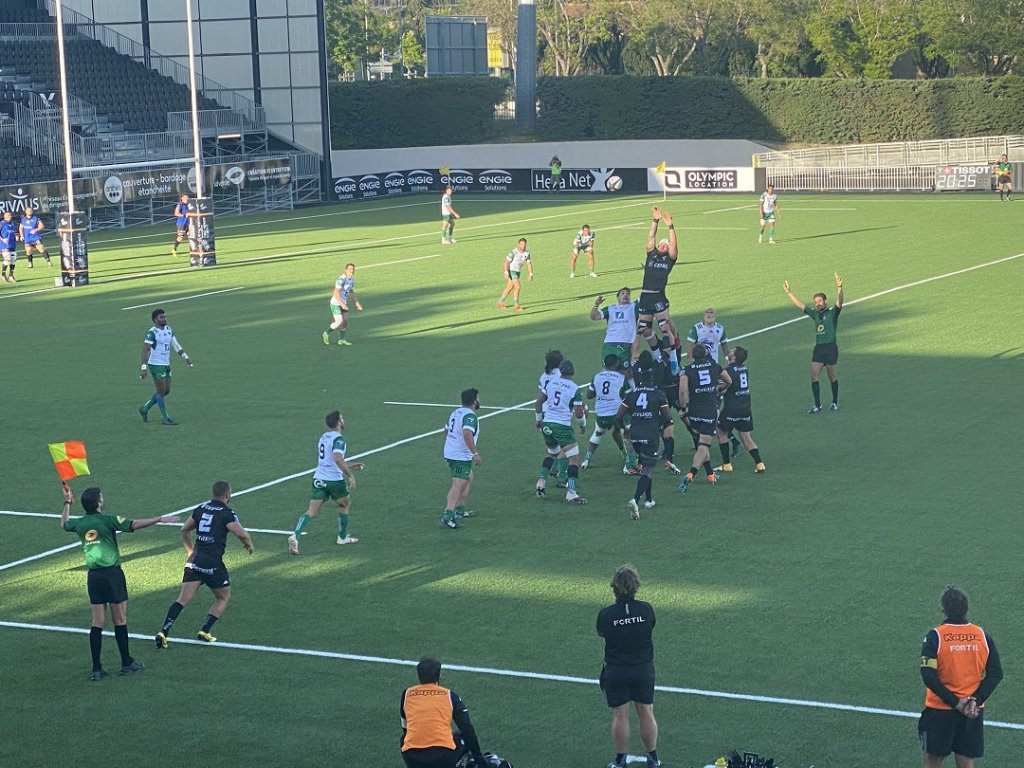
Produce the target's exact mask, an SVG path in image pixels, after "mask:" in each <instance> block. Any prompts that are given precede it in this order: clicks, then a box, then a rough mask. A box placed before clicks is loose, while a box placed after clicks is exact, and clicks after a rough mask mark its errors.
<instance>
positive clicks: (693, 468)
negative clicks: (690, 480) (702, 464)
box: [690, 467, 697, 477]
mask: <svg viewBox="0 0 1024 768" xmlns="http://www.w3.org/2000/svg"><path fill="white" fill-rule="evenodd" d="M690 474H691V475H692V476H693V477H696V476H697V468H696V467H690Z"/></svg>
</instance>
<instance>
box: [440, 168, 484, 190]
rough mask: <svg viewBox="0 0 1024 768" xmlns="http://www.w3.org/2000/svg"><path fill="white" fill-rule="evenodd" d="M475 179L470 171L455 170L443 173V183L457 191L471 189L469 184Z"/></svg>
mask: <svg viewBox="0 0 1024 768" xmlns="http://www.w3.org/2000/svg"><path fill="white" fill-rule="evenodd" d="M475 181H476V179H474V178H473V174H472V173H470V172H469V171H463V170H453V171H449V172H448V173H442V174H441V184H443V185H447V186H450V187H452V188H453V189H455V190H456V191H458V190H467V189H469V185H470V184H473V183H474V182H475Z"/></svg>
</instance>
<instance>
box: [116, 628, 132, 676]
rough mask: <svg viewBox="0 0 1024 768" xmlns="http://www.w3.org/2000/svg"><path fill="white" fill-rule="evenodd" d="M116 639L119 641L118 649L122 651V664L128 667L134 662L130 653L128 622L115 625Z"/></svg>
mask: <svg viewBox="0 0 1024 768" xmlns="http://www.w3.org/2000/svg"><path fill="white" fill-rule="evenodd" d="M114 639H115V640H116V641H117V650H119V651H120V652H121V666H122V667H127V666H128V665H129V664H131V663H132V661H133V659H132V656H131V654H130V653H128V625H127V624H115V625H114Z"/></svg>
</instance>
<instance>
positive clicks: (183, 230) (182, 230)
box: [178, 224, 188, 240]
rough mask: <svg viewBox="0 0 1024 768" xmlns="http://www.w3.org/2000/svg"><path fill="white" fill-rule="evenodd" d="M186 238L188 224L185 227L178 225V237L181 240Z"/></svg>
mask: <svg viewBox="0 0 1024 768" xmlns="http://www.w3.org/2000/svg"><path fill="white" fill-rule="evenodd" d="M186 238H188V225H187V224H186V225H185V226H184V227H178V239H179V240H185V239H186Z"/></svg>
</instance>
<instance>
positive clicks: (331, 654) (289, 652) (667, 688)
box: [0, 621, 1024, 731]
mask: <svg viewBox="0 0 1024 768" xmlns="http://www.w3.org/2000/svg"><path fill="white" fill-rule="evenodd" d="M0 627H7V628H8V629H30V630H36V631H41V632H63V633H69V634H75V635H85V634H88V632H89V630H87V629H82V628H80V627H62V626H55V625H49V624H31V623H25V622H20V621H0ZM103 634H105V635H107V636H108V637H113V632H107V631H105V632H104V633H103ZM129 637H131V638H132V639H135V640H143V641H148V640H152V639H153V638H152V636H151V635H143V634H139V633H136V632H132V633H129ZM174 644H175V645H179V644H180V645H202V646H206V647H208V648H224V649H230V650H236V651H255V652H257V653H273V654H281V655H285V656H306V657H312V658H318V659H335V660H338V661H355V662H363V663H366V664H386V665H390V666H400V667H415V666H416V664H418V663H419V662H417V661H414V660H411V659H392V658H388V657H386V656H365V655H362V654H356V653H342V652H340V651H318V650H313V649H308V648H286V647H281V646H276V645H257V644H253V643H232V642H222V641H220V640H218V641H217V642H216V643H214V644H212V645H211V644H210V643H203V642H201V641H199V640H190V639H189V638H181V639H180V640H175V641H174ZM445 669H447V670H448V671H449V672H450V671H452V670H455V671H457V672H467V673H470V674H478V675H491V676H495V677H512V678H518V679H522V680H541V681H544V682H553V683H575V684H577V685H588V686H596V685H599V684H600V683H599V681H597V680H594V679H592V678H589V677H575V676H572V675H553V674H548V673H545V672H526V671H522V670H516V669H500V668H496V667H476V666H469V665H465V664H452V663H449V662H445ZM654 688H655V690H657V691H660V692H662V693H678V694H682V695H684V696H700V697H704V698H711V699H731V700H733V701H752V702H757V703H759V704H782V705H788V706H793V707H807V708H810V709H829V710H833V711H838V712H856V713H858V714H864V715H886V716H889V717H904V718H918V717H920V716H921V713H920V712H904V711H902V710H898V709H882V708H880V707H862V706H859V705H856V704H840V703H838V702H832V701H815V700H813V699H792V698H787V697H781V696H761V695H759V694H752V693H736V692H733V691H709V690H704V689H701V688H682V687H679V686H673V685H656V686H654ZM985 725H986V726H988V727H991V728H1007V729H1009V730H1014V731H1024V723H1010V722H1001V721H998V720H986V721H985Z"/></svg>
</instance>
